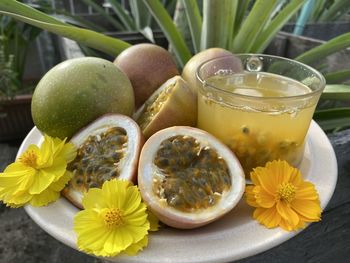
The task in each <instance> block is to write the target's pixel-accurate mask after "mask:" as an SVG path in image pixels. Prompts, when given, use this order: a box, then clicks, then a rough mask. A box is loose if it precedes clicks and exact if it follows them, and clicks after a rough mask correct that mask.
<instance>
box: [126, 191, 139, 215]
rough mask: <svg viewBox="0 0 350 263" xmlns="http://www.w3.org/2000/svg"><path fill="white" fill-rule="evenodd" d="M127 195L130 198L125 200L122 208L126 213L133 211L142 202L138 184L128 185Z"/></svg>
mask: <svg viewBox="0 0 350 263" xmlns="http://www.w3.org/2000/svg"><path fill="white" fill-rule="evenodd" d="M126 195H127V196H128V199H127V200H125V202H124V205H123V207H122V208H121V209H122V210H123V211H124V214H125V215H127V214H130V213H133V212H134V211H135V210H136V209H138V207H139V205H140V204H141V194H140V192H139V190H138V188H137V186H129V187H127V189H126Z"/></svg>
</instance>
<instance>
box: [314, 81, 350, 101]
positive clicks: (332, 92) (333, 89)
mask: <svg viewBox="0 0 350 263" xmlns="http://www.w3.org/2000/svg"><path fill="white" fill-rule="evenodd" d="M321 98H322V99H326V100H349V101H350V85H342V84H338V85H326V87H325V89H324V90H323V93H322V95H321Z"/></svg>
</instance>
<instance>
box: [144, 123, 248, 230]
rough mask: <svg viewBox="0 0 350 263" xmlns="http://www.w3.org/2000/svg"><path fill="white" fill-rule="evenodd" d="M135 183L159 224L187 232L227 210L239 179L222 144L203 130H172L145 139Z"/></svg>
mask: <svg viewBox="0 0 350 263" xmlns="http://www.w3.org/2000/svg"><path fill="white" fill-rule="evenodd" d="M138 185H139V189H140V191H141V195H142V197H143V200H144V201H145V202H146V203H147V205H148V207H149V208H150V209H151V210H152V212H153V213H154V214H155V215H156V216H157V217H158V218H159V219H160V220H161V221H162V222H163V223H165V224H167V225H169V226H172V227H175V228H181V229H188V228H196V227H200V226H203V225H206V224H208V223H210V222H212V221H214V220H216V219H218V218H220V217H221V216H223V215H224V214H226V213H228V212H229V211H230V210H231V209H233V208H234V207H235V206H236V204H237V203H238V201H239V200H240V199H241V197H242V195H243V192H244V188H245V179H244V173H243V169H242V167H241V165H240V163H239V161H238V160H237V158H236V157H235V155H234V154H233V153H232V152H231V151H230V149H229V148H228V147H227V146H225V145H224V144H223V143H221V142H220V141H219V140H218V139H216V138H215V137H214V136H212V135H210V134H209V133H207V132H205V131H202V130H199V129H197V128H191V127H184V126H182V127H181V126H178V127H171V128H167V129H164V130H161V131H159V132H157V133H156V134H154V135H153V136H152V137H150V138H149V139H148V140H147V141H146V143H145V145H144V147H143V148H142V151H141V155H140V161H139V168H138Z"/></svg>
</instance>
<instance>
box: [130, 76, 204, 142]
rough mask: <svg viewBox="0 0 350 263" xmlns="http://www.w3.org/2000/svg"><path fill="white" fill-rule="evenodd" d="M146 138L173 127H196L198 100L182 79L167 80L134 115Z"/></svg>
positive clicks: (178, 77)
mask: <svg viewBox="0 0 350 263" xmlns="http://www.w3.org/2000/svg"><path fill="white" fill-rule="evenodd" d="M134 119H136V122H137V123H138V124H139V125H140V127H141V130H142V132H143V135H144V136H145V138H149V137H150V136H151V135H152V134H154V133H156V132H157V131H160V130H162V129H165V128H168V127H171V126H178V125H184V126H195V125H196V122H197V98H196V96H195V95H194V94H193V92H192V91H191V90H190V89H189V87H188V86H187V83H186V82H185V81H184V80H183V79H182V78H181V77H180V76H175V77H173V78H171V79H169V80H167V81H166V82H165V83H164V84H163V85H162V86H161V87H159V89H157V90H156V91H155V92H154V93H153V94H152V96H151V97H150V98H149V99H148V100H147V101H146V103H145V104H144V105H143V106H142V107H141V108H140V109H139V111H138V112H137V113H136V114H135V115H134Z"/></svg>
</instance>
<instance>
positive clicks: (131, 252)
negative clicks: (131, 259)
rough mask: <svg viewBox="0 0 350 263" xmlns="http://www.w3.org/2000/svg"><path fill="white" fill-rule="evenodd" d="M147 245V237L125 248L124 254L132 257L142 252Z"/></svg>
mask: <svg viewBox="0 0 350 263" xmlns="http://www.w3.org/2000/svg"><path fill="white" fill-rule="evenodd" d="M147 245H148V237H147V236H145V237H144V238H143V239H141V240H140V241H139V242H137V243H134V244H132V245H131V246H129V247H127V248H126V249H125V250H124V252H125V253H126V254H127V255H129V256H134V255H136V254H137V252H139V251H140V250H142V249H143V248H144V247H146V246H147Z"/></svg>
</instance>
